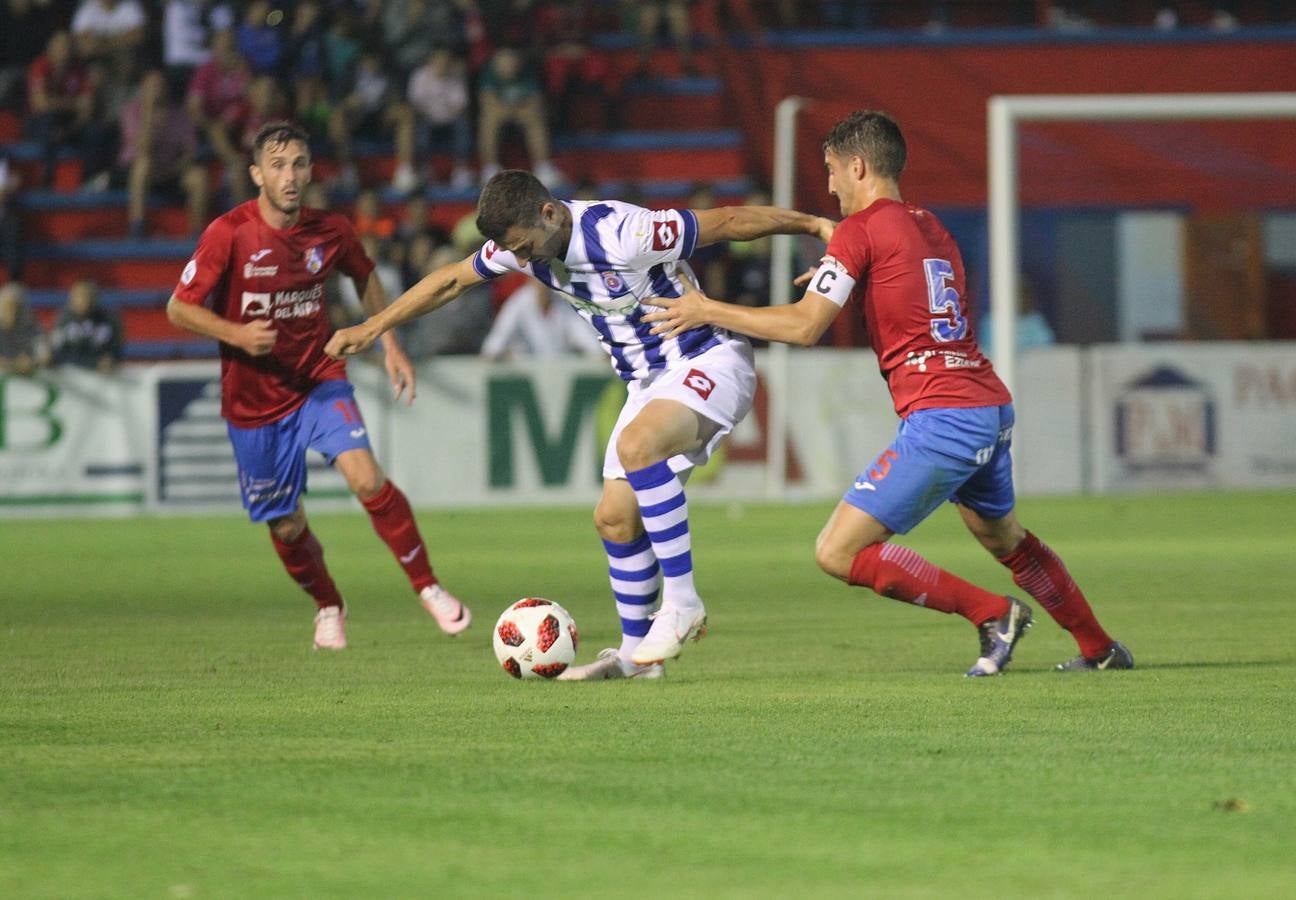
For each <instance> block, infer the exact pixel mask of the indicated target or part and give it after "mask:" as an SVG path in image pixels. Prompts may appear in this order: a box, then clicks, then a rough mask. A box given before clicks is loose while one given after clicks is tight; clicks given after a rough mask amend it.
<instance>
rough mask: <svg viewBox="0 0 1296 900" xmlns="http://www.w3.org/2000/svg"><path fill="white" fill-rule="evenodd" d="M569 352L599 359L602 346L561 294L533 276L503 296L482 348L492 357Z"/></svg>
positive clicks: (498, 358)
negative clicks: (504, 297) (501, 303)
mask: <svg viewBox="0 0 1296 900" xmlns="http://www.w3.org/2000/svg"><path fill="white" fill-rule="evenodd" d="M568 353H578V354H580V355H581V356H589V357H592V358H595V359H598V358H601V357H602V356H603V347H602V345H601V344H600V343H599V340H598V335H597V333H596V332H595V331H594V330H593V329H592V328H590V327H589V326H588V325H586V324H585V320H584V319H582V318H581V317H580V314H579V313H577V312H576V310H575V308H574V307H573V306H572V305H571V304H570V303H568V302H567V301H566V300H565V299H564V298H563V295H562V294H560V293H558V292H557V291H554V290H550V289H549V288H548V287H547V286H546V285H543V284H541V283H540V282H538V281H536V280H535V279H533V278H528V279H527V280H526V281H525V282H524V283H523V284H522V286H521V287H519V288H518V289H517V290H516V291H514V292H513V293H511V294H509V296H508V297H507V298H506V299H505V300H504V303H503V305H502V306H500V310H499V312H498V313H497V314H496V316H495V322H494V324H492V325H491V329H490V331H489V332H488V333H487V335H486V339H485V340H484V341H483V342H482V348H481V355H482V356H484V357H486V358H487V359H492V360H501V359H514V358H516V357H536V358H542V359H543V358H548V357H554V356H563V355H566V354H568Z"/></svg>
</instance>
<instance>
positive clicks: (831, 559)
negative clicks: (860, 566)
mask: <svg viewBox="0 0 1296 900" xmlns="http://www.w3.org/2000/svg"><path fill="white" fill-rule="evenodd" d="M854 559H855V554H853V553H848V552H846V551H845V550H843V549H842V547H841V546H839V545H837V544H835V543H834V542H832V541H830V540H828V539H827V538H826V537H825V536H824V535H822V534H821V535H819V538H818V539H817V540H816V541H815V563H816V564H817V565H818V566H819V568H820V569H822V570H823V571H824V572H826V573H827V574H829V575H831V576H832V577H833V578H838V579H840V580H842V581H845V580H846V579H847V577H848V576H849V575H850V570H851V563H852V562H853V561H854Z"/></svg>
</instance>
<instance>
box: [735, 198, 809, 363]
mask: <svg viewBox="0 0 1296 900" xmlns="http://www.w3.org/2000/svg"><path fill="white" fill-rule="evenodd" d="M769 202H770V196H769V193H768V192H767V191H765V190H764V189H763V188H757V189H755V190H753V191H751V192H750V193H749V194H748V195H747V200H746V201H745V205H747V206H768V205H769ZM772 250H773V246H772V239H771V238H767V237H764V238H757V239H756V240H754V241H732V242H730V244H729V265H728V271H727V273H726V278H725V293H724V294H721V296H722V297H724V298H725V299H727V300H728V301H729V302H730V303H738V304H741V305H742V306H769V304H770V253H771V251H772ZM794 268H795V266H794ZM797 271H800V270H799V269H797ZM758 346H760V345H758Z"/></svg>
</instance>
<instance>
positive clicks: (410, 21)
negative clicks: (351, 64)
mask: <svg viewBox="0 0 1296 900" xmlns="http://www.w3.org/2000/svg"><path fill="white" fill-rule="evenodd" d="M428 12H429V10H428V3H427V0H399V2H396V3H389V4H386V8H385V10H384V11H383V21H382V26H383V27H382V43H383V47H384V48H385V49H386V56H385V58H386V60H387V66H388V69H389V70H390V71H391V72H392V74H393V75H395V76H397V77H398V80H399V81H400V83H401V84H404V83H405V81H406V79H407V78H408V77H409V74H410V73H411V72H413V71H414V70H415V69H417V68H418V67H419V66H421V65H423V63H424V61H425V60H426V59H427V58H428V56H430V55H431V53H432V51H433V50H435V49H436V48H437V47H438V46H440V45H441V44H443V43H446V39H447V38H449V37H451V36H450V35H442V34H440V33H438V31H437V26H436V24H435V23H434V22H433V21H432V20H431V19H430V18H429V16H428Z"/></svg>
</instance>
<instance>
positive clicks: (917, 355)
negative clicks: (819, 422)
mask: <svg viewBox="0 0 1296 900" xmlns="http://www.w3.org/2000/svg"><path fill="white" fill-rule="evenodd" d="M826 269H827V270H835V271H840V274H843V275H845V276H846V278H845V279H842V278H837V279H834V278H832V277H827V278H825V275H826V276H832V275H833V274H834V271H827V272H825V270H826ZM820 272H821V273H824V274H821V275H819V276H816V278H815V280H814V281H812V282H811V287H810V290H812V291H816V290H817V289H816V285H818V284H820V280H821V279H824V280H823V282H822V283H823V284H824V285H825V288H824V290H817V292H818V293H824V294H837V295H838V296H831V297H830V299H832V300H833V301H834V302H837V303H844V302H845V301H846V299H848V295H847V294H846V293H844V292H843V291H841V288H844V287H847V286H849V296H853V297H857V298H858V299H859V301H860V306H861V308H862V309H863V311H864V325H865V327H866V328H867V329H868V335H869V343H870V344H872V346H873V352H874V353H876V354H877V358H878V365H879V367H880V368H881V370H882V377H883V378H885V379H886V382H887V386H888V387H889V388H890V389H891V397H892V400H894V402H895V409H896V412H897V413H899V414H900V415H901V416H905V415H908V414H909V413H910V412H912V411H913V410H916V409H932V408H936V407H954V408H965V407H974V406H999V405H1002V404H1004V403H1011V402H1012V397H1011V396H1010V395H1009V393H1008V389H1007V388H1005V387H1004V385H1003V382H1001V381H1000V380H999V376H998V375H996V374H995V373H994V369H993V368H992V367H991V366H990V361H989V360H988V359H986V358H985V357H984V356H983V355H982V354H981V350H980V349H979V348H978V347H977V343H976V338H975V337H973V334H972V323H971V321H970V320H969V318H968V304H967V294H966V284H965V281H964V274H963V257H962V256H961V255H960V254H959V249H958V246H957V245H956V244H955V243H954V239H953V238H952V237H950V233H949V232H948V231H946V230H945V226H944V225H942V224H941V223H940V220H939V219H937V218H936V217H935V216H934V215H932V214H931V213H930V212H928V211H927V210H925V209H922V208H920V207H917V206H914V205H913V204H911V203H901V202H899V201H896V200H887V199H882V200H877V201H875V202H874V203H872V204H871V205H870V206H869V207H868V208H867V209H863V210H860V211H859V212H857V213H855V214H854V215H852V216H848V217H847V218H846V219H844V220H843V221H842V222H841V224H839V225H838V226H837V229H836V230H835V231H834V232H833V236H832V240H831V241H829V242H828V256H827V257H825V259H824V268H821V269H820ZM834 280H836V281H837V284H836V285H835V286H834ZM852 281H853V282H854V284H853V286H850V285H851V282H852ZM828 286H833V287H835V288H836V289H831V288H830V287H828Z"/></svg>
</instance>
